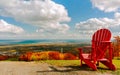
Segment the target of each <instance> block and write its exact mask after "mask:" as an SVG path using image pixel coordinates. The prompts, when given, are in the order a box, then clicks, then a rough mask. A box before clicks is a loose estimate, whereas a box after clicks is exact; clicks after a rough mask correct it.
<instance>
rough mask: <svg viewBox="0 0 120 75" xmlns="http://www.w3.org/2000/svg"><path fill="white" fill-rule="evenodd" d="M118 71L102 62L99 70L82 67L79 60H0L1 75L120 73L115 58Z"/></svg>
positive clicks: (93, 74)
mask: <svg viewBox="0 0 120 75" xmlns="http://www.w3.org/2000/svg"><path fill="white" fill-rule="evenodd" d="M113 62H114V63H115V65H116V66H117V70H116V71H110V70H108V69H107V68H106V67H105V66H103V65H102V64H100V67H99V68H98V71H92V70H91V69H90V68H88V67H81V66H80V64H79V63H80V61H79V60H45V61H34V62H33V61H32V62H24V61H0V75H120V64H119V62H120V60H113Z"/></svg>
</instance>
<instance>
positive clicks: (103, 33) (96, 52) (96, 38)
mask: <svg viewBox="0 0 120 75" xmlns="http://www.w3.org/2000/svg"><path fill="white" fill-rule="evenodd" d="M110 39H111V32H110V31H109V30H108V29H105V28H104V29H99V30H97V31H96V32H95V33H94V34H93V37H92V47H93V46H94V49H93V50H92V55H93V56H95V57H96V59H101V58H103V57H104V56H105V52H106V49H107V47H108V44H104V43H102V41H110Z"/></svg>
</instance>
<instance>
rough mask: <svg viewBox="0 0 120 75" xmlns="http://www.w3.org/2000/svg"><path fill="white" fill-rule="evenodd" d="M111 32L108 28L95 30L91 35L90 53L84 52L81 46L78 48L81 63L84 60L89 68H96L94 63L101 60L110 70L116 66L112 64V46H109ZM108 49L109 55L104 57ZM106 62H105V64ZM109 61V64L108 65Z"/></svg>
mask: <svg viewBox="0 0 120 75" xmlns="http://www.w3.org/2000/svg"><path fill="white" fill-rule="evenodd" d="M110 39H111V32H110V31H109V30H108V29H99V30H97V31H96V32H95V33H94V34H93V37H92V51H91V53H90V54H84V53H83V52H82V48H78V50H79V51H80V59H81V65H82V64H83V63H82V61H84V62H85V63H86V64H87V65H88V66H89V67H90V68H92V69H93V70H97V68H96V63H99V62H101V63H102V64H104V65H105V66H107V67H108V68H109V69H111V70H115V69H116V67H115V66H114V64H112V50H113V48H112V46H111V41H110ZM107 50H108V55H109V57H108V58H106V57H105V55H106V51H107ZM106 63H107V64H106ZM108 63H109V65H108Z"/></svg>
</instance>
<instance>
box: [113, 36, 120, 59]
mask: <svg viewBox="0 0 120 75" xmlns="http://www.w3.org/2000/svg"><path fill="white" fill-rule="evenodd" d="M114 38H115V40H114V42H113V47H114V56H115V57H120V37H119V36H115V37H114Z"/></svg>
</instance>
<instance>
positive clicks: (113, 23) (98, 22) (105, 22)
mask: <svg viewBox="0 0 120 75" xmlns="http://www.w3.org/2000/svg"><path fill="white" fill-rule="evenodd" d="M119 14H120V13H116V17H115V18H114V19H109V18H99V19H97V18H91V19H88V20H87V21H83V22H80V23H77V24H76V29H77V30H78V31H79V32H80V33H81V34H83V35H91V34H93V33H94V32H95V31H96V30H97V29H100V28H109V29H112V28H114V29H116V27H119V26H120V20H119V18H118V17H119V16H120V15H119ZM114 29H113V30H114ZM114 31H115V30H114ZM115 32H116V31H115Z"/></svg>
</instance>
